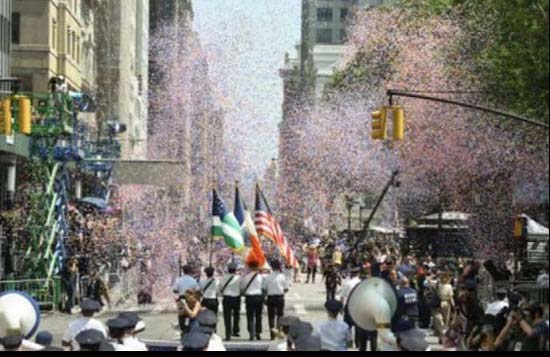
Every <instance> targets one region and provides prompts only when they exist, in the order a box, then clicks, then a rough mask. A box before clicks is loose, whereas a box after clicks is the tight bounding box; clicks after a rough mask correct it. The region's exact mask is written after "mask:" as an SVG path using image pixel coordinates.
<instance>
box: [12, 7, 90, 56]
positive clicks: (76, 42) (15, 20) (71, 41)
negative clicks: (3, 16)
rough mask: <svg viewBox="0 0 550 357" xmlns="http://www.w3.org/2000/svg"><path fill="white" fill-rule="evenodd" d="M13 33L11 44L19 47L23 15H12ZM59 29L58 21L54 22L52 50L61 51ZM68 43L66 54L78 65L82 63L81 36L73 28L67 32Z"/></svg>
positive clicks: (54, 20) (69, 27)
mask: <svg viewBox="0 0 550 357" xmlns="http://www.w3.org/2000/svg"><path fill="white" fill-rule="evenodd" d="M11 24H12V31H11V42H12V43H14V44H16V45H19V44H20V43H21V14H19V13H17V12H14V13H13V14H12V23H11ZM58 35H59V27H58V25H57V20H56V19H53V20H52V32H51V36H52V48H54V49H55V50H56V51H59V50H60V44H59V41H58V38H59V37H58ZM66 36H67V37H66V43H65V52H66V53H67V54H68V55H69V56H71V57H73V58H74V59H75V60H76V62H77V63H80V42H81V41H80V36H78V35H77V34H76V31H74V30H72V29H71V26H67V31H66Z"/></svg>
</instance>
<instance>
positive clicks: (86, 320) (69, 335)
mask: <svg viewBox="0 0 550 357" xmlns="http://www.w3.org/2000/svg"><path fill="white" fill-rule="evenodd" d="M80 309H81V310H82V318H79V319H76V320H74V321H72V322H71V323H69V327H68V328H67V330H66V331H65V334H64V335H63V338H62V340H61V343H62V344H63V346H64V347H69V346H71V345H72V344H73V343H74V338H75V337H76V335H78V334H79V333H80V332H82V331H85V330H97V331H99V332H101V333H102V334H103V336H105V338H106V337H107V329H106V327H105V326H104V325H103V323H102V322H101V321H99V320H96V319H94V318H93V316H94V314H95V313H96V312H98V311H99V310H100V309H101V305H100V304H99V303H98V302H97V301H95V300H91V299H84V300H82V303H81V304H80Z"/></svg>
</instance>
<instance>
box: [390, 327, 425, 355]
mask: <svg viewBox="0 0 550 357" xmlns="http://www.w3.org/2000/svg"><path fill="white" fill-rule="evenodd" d="M394 334H395V337H396V347H397V350H398V351H417V352H422V351H429V349H428V347H429V344H428V342H426V334H425V333H424V332H422V331H420V330H418V329H417V328H415V327H414V326H413V324H412V323H411V322H409V321H401V322H400V323H398V324H397V328H396V329H395V332H394Z"/></svg>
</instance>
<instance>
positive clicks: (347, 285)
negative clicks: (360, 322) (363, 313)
mask: <svg viewBox="0 0 550 357" xmlns="http://www.w3.org/2000/svg"><path fill="white" fill-rule="evenodd" d="M359 283H361V279H359V277H355V278H351V279H347V280H346V281H345V282H344V285H342V291H341V292H340V301H341V302H342V304H343V305H344V306H346V304H347V302H348V297H349V294H350V293H351V291H352V290H353V288H355V287H356V286H357V285H358V284H359Z"/></svg>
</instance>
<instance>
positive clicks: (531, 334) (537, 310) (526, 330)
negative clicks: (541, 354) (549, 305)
mask: <svg viewBox="0 0 550 357" xmlns="http://www.w3.org/2000/svg"><path fill="white" fill-rule="evenodd" d="M518 326H519V327H520V328H521V330H522V331H523V336H524V338H523V340H522V344H521V351H545V350H546V351H547V350H548V324H547V323H546V321H544V308H543V307H542V306H541V305H530V306H528V307H527V308H526V309H524V311H523V316H521V317H520V318H519V319H518Z"/></svg>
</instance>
